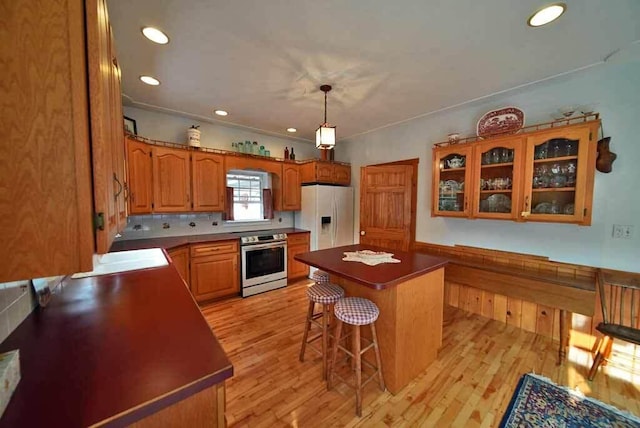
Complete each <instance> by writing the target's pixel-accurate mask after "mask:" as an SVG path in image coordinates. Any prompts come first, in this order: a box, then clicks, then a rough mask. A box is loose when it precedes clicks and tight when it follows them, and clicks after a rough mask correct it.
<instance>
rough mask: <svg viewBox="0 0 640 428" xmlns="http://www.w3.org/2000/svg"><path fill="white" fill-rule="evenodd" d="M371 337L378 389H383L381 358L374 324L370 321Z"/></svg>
mask: <svg viewBox="0 0 640 428" xmlns="http://www.w3.org/2000/svg"><path fill="white" fill-rule="evenodd" d="M371 338H372V339H373V349H374V351H376V365H377V366H378V380H379V381H380V389H381V390H383V391H384V388H385V386H384V377H383V376H382V360H381V358H380V348H379V347H378V335H377V334H376V325H375V323H374V322H372V323H371Z"/></svg>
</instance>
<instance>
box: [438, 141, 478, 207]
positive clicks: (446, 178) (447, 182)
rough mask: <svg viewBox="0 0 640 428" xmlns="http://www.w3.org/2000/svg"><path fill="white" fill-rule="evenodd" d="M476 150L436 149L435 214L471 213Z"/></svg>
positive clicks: (465, 147)
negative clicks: (470, 185)
mask: <svg viewBox="0 0 640 428" xmlns="http://www.w3.org/2000/svg"><path fill="white" fill-rule="evenodd" d="M472 149H473V147H472V146H451V147H445V148H435V149H434V154H433V193H432V195H433V199H432V206H431V213H432V215H434V216H435V215H438V216H450V217H467V216H468V215H469V212H470V211H469V202H470V200H471V197H470V187H469V185H468V184H469V183H470V180H471V179H472V174H471V170H472V162H471V158H472V153H473V150H472Z"/></svg>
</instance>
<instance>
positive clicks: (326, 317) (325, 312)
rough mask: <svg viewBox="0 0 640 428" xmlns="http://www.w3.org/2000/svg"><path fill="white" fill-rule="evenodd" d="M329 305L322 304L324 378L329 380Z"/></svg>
mask: <svg viewBox="0 0 640 428" xmlns="http://www.w3.org/2000/svg"><path fill="white" fill-rule="evenodd" d="M328 323H329V305H326V304H323V305H322V380H327V353H328V351H329V349H328V346H327V344H328V340H329V326H328Z"/></svg>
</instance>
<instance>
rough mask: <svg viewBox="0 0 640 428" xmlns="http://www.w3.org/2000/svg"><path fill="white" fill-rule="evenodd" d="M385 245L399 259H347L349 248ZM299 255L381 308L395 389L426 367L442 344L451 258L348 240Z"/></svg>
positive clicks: (381, 337)
mask: <svg viewBox="0 0 640 428" xmlns="http://www.w3.org/2000/svg"><path fill="white" fill-rule="evenodd" d="M360 250H373V251H386V252H389V253H393V254H394V256H393V257H394V258H395V259H398V260H400V263H383V264H379V265H376V266H368V265H366V264H364V263H359V262H351V261H348V262H347V261H343V260H342V259H343V257H344V252H345V251H360ZM295 259H296V260H298V261H300V262H302V263H306V264H308V265H310V266H313V267H316V268H318V269H322V270H324V271H325V272H328V273H329V274H330V275H331V282H332V283H334V284H338V285H340V286H341V287H342V288H344V290H345V293H346V295H347V296H356V297H364V298H367V299H369V300H371V301H373V302H374V303H375V304H376V305H377V306H378V308H379V309H380V316H379V318H378V320H377V321H376V330H377V332H378V341H379V343H380V352H381V354H382V372H383V375H384V380H385V383H386V386H387V389H388V390H389V391H390V392H391V393H393V394H395V393H397V392H398V391H400V390H401V389H402V388H403V387H404V386H405V385H407V384H408V383H409V382H410V381H411V380H413V379H414V378H415V377H416V376H417V375H418V374H420V373H422V372H423V371H424V370H425V369H426V368H427V367H428V366H429V365H430V364H431V363H432V362H433V361H434V360H435V359H436V357H437V354H438V348H440V346H441V345H442V311H443V299H444V266H445V265H446V264H447V259H445V258H442V257H435V256H429V255H426V254H421V253H416V252H405V251H398V250H389V249H385V248H379V247H373V246H370V245H348V246H344V247H337V248H331V249H327V250H320V251H312V252H309V253H302V254H298V255H297V256H296V257H295Z"/></svg>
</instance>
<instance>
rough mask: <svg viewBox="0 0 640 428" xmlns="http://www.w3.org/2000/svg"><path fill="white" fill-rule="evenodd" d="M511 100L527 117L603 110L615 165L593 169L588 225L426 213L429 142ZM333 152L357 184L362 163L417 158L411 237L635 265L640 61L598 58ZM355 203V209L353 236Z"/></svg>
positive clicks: (639, 267)
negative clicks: (619, 231)
mask: <svg viewBox="0 0 640 428" xmlns="http://www.w3.org/2000/svg"><path fill="white" fill-rule="evenodd" d="M509 105H514V106H518V107H520V108H521V109H523V110H524V111H525V114H526V123H527V124H535V123H541V122H548V121H550V120H552V115H553V114H554V113H556V112H557V111H558V110H559V109H561V108H563V107H564V106H570V105H575V106H584V105H590V106H593V107H594V109H595V111H598V112H600V113H601V118H602V120H603V127H604V132H605V135H607V136H611V137H612V139H611V150H612V151H613V152H615V153H617V154H618V159H617V161H616V162H615V163H614V164H613V172H612V173H610V174H602V173H599V172H596V178H595V192H594V201H593V207H594V212H593V221H592V225H591V226H590V227H584V226H574V225H561V224H542V223H538V224H536V223H516V222H510V221H496V220H464V219H450V218H441V217H438V218H432V217H431V216H430V212H431V147H432V145H433V143H436V142H440V141H443V140H446V135H447V134H448V133H451V132H454V131H457V132H460V133H461V134H462V136H466V135H473V134H475V124H476V122H477V120H478V119H479V118H480V117H481V116H482V115H483V114H484V113H485V112H487V111H489V110H492V109H495V108H500V107H504V106H509ZM336 151H337V152H336V156H337V157H339V158H340V159H344V160H346V161H348V162H351V163H352V165H353V185H354V186H355V187H356V191H357V190H358V188H359V168H360V166H364V165H369V164H375V163H382V162H390V161H394V160H401V159H410V158H420V167H419V175H418V207H417V216H418V218H417V225H416V240H418V241H424V242H430V243H436V244H445V245H454V244H462V245H470V246H476V247H484V248H491V249H499V250H505V251H514V252H520V253H528V254H537V255H543V256H548V257H550V258H551V259H552V260H557V261H564V262H569V263H577V264H584V265H592V266H604V267H610V268H614V269H621V270H627V271H634V272H640V221H639V220H640V192H639V188H638V186H639V185H640V62H637V61H636V62H630V63H626V64H603V65H599V66H596V67H593V68H590V69H587V70H583V71H581V72H578V73H573V74H571V75H566V76H563V77H560V78H556V79H553V80H548V81H546V82H542V83H538V84H535V85H531V86H528V87H525V88H521V89H518V90H513V91H509V92H508V93H503V94H500V95H494V96H492V97H490V98H486V99H484V100H480V101H476V102H473V103H469V104H466V105H464V106H460V107H457V108H452V109H449V110H446V111H442V112H438V113H434V114H430V115H428V116H423V117H421V118H416V119H413V120H410V121H407V122H404V123H400V124H397V125H394V126H390V127H386V128H383V129H379V130H376V131H372V132H369V133H367V134H363V135H360V136H356V137H353V138H350V139H348V140H347V141H342V142H340V143H339V144H338V145H337V148H336ZM358 219H359V206H358V205H357V204H356V209H355V225H356V226H355V228H354V230H355V233H356V236H355V239H356V240H357V239H358V230H359V229H358V224H359V221H358ZM614 224H623V225H633V226H634V229H633V236H632V238H631V239H613V238H612V228H613V225H614Z"/></svg>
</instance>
